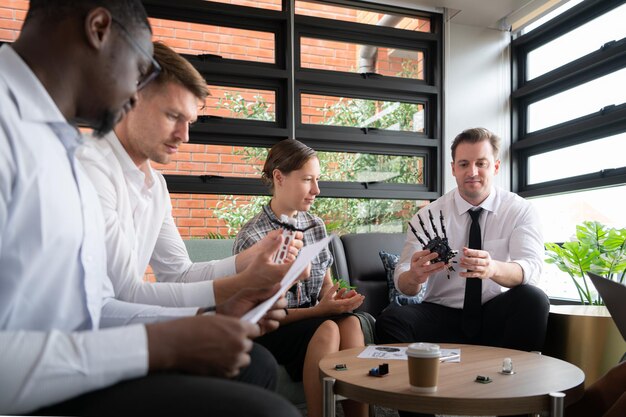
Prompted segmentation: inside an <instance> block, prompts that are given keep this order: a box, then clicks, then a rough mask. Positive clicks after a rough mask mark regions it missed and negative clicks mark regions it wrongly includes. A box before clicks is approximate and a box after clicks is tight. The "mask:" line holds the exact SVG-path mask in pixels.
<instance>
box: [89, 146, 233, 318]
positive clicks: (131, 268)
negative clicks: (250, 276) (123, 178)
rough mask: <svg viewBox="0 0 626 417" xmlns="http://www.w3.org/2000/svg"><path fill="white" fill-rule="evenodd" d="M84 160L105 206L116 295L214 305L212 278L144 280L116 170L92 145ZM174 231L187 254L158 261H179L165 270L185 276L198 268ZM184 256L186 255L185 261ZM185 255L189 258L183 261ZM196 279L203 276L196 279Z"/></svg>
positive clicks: (174, 303)
mask: <svg viewBox="0 0 626 417" xmlns="http://www.w3.org/2000/svg"><path fill="white" fill-rule="evenodd" d="M81 161H82V166H83V168H84V169H85V171H86V172H87V174H88V175H89V178H90V179H91V181H92V182H93V184H94V185H95V188H96V190H97V192H98V197H99V199H100V204H101V206H102V212H103V216H104V222H105V234H106V248H107V272H108V275H109V277H110V279H111V282H112V283H113V287H114V289H115V294H116V297H117V298H119V299H120V300H123V301H129V302H135V303H143V304H154V305H162V306H166V307H191V306H195V307H206V306H212V305H215V295H214V291H213V283H212V282H197V283H195V284H194V285H192V286H189V285H188V284H184V283H182V282H184V280H180V281H182V282H168V283H159V284H154V283H150V282H145V281H144V280H143V273H144V271H143V270H141V271H140V270H139V269H140V267H139V265H138V260H137V255H136V252H135V250H134V248H132V247H131V246H130V244H129V242H131V241H133V238H132V237H130V238H129V237H128V236H127V235H126V232H125V231H124V228H123V227H122V219H121V218H120V215H119V213H118V210H117V206H118V198H120V196H118V195H117V194H118V192H117V190H116V187H115V185H114V178H113V175H114V173H112V172H111V170H110V169H108V168H107V167H106V166H105V165H106V164H105V162H106V159H105V158H103V157H102V156H100V155H99V154H95V150H93V149H89V148H86V149H84V150H83V152H82V156H81ZM172 223H173V220H172ZM174 231H175V234H176V235H177V237H178V240H179V241H180V244H181V245H183V253H184V256H182V255H181V256H173V257H170V258H166V259H163V257H158V256H157V257H158V258H159V259H163V262H162V263H159V264H158V265H157V268H158V267H162V265H163V264H167V261H168V259H171V260H173V261H176V262H173V264H172V266H170V267H169V269H166V270H167V271H174V273H176V274H178V275H180V276H185V274H186V273H187V272H189V270H194V271H195V270H196V269H197V268H195V267H194V268H192V263H191V261H190V260H189V256H187V252H186V251H185V249H184V244H183V242H182V240H181V238H180V235H179V234H178V231H177V230H176V228H175V226H174ZM168 242H169V240H168V241H167V242H164V243H162V244H161V246H160V248H161V250H162V248H163V246H164V245H165V244H167V243H168ZM174 243H175V242H174ZM176 249H177V248H174V253H177V252H176ZM181 259H183V260H182V264H181ZM185 259H186V262H185V261H184V260H185ZM233 264H234V261H233ZM185 268H186V269H185ZM166 275H167V274H166ZM171 275H172V274H170V276H171ZM197 275H199V274H197ZM173 281H175V280H173ZM196 281H204V280H201V279H197V280H196Z"/></svg>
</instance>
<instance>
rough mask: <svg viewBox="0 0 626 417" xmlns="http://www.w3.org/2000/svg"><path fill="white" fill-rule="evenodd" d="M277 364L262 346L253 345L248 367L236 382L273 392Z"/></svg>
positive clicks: (276, 377)
mask: <svg viewBox="0 0 626 417" xmlns="http://www.w3.org/2000/svg"><path fill="white" fill-rule="evenodd" d="M277 372H278V363H277V362H276V359H275V358H274V356H273V355H272V354H271V353H270V352H269V351H268V350H267V349H266V348H265V347H263V346H261V345H259V344H258V343H254V344H253V346H252V350H251V351H250V365H249V366H248V367H247V368H245V369H243V370H242V372H241V375H240V376H239V377H238V378H237V380H239V381H241V382H246V383H249V384H253V385H258V386H260V387H262V388H266V389H269V390H272V391H274V390H275V389H276V382H277V379H278V376H277Z"/></svg>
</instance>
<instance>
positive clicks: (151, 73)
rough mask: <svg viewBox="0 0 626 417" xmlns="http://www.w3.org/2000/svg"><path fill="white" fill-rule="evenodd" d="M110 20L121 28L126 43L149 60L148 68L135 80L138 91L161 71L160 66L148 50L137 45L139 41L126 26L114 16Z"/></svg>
mask: <svg viewBox="0 0 626 417" xmlns="http://www.w3.org/2000/svg"><path fill="white" fill-rule="evenodd" d="M112 20H113V23H116V24H117V25H118V26H119V28H120V29H122V33H124V37H125V38H126V40H127V41H128V43H130V44H131V45H132V47H133V48H135V49H136V50H137V51H138V52H139V53H140V54H141V55H143V56H145V57H146V58H148V60H149V61H150V69H149V70H148V71H147V72H146V73H145V74H144V73H142V74H141V75H140V78H139V79H138V80H137V91H139V90H141V89H142V88H144V87H145V86H146V85H148V83H150V81H152V80H154V79H155V78H156V77H157V76H158V75H159V73H160V72H161V66H160V65H159V63H158V62H157V61H156V59H154V57H153V56H152V55H150V54H149V53H148V51H146V50H145V49H144V48H142V47H141V45H139V43H138V42H137V41H136V40H135V39H133V37H132V36H131V34H130V32H128V29H126V27H124V25H123V24H122V23H121V22H120V21H118V20H117V19H115V18H113V19H112Z"/></svg>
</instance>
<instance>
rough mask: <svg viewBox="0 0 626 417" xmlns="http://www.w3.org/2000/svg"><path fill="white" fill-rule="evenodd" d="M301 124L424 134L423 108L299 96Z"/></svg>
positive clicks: (349, 98) (398, 103)
mask: <svg viewBox="0 0 626 417" xmlns="http://www.w3.org/2000/svg"><path fill="white" fill-rule="evenodd" d="M301 106H302V123H303V124H315V125H328V126H349V127H361V128H364V127H368V128H376V129H385V130H397V131H403V132H424V117H425V116H424V105H423V104H415V103H403V102H399V101H396V102H393V101H382V100H368V99H360V98H351V97H334V96H320V95H315V94H302V95H301Z"/></svg>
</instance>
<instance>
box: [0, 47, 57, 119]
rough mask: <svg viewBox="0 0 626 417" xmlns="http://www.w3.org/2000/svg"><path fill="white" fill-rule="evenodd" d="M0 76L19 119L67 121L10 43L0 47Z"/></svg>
mask: <svg viewBox="0 0 626 417" xmlns="http://www.w3.org/2000/svg"><path fill="white" fill-rule="evenodd" d="M0 77H2V78H4V80H5V82H6V85H7V87H8V89H9V92H10V95H11V96H12V97H13V100H14V101H15V104H16V107H17V111H18V112H19V114H20V116H21V117H22V119H23V120H25V121H30V122H39V123H50V122H65V123H68V122H67V120H66V119H65V117H64V116H63V114H62V113H61V111H60V110H59V108H58V107H57V105H56V103H55V102H54V100H52V97H50V94H48V91H47V90H46V88H45V87H44V86H43V84H41V82H40V81H39V78H37V76H36V75H35V74H34V73H33V71H32V70H31V69H30V67H29V66H28V65H27V64H26V62H24V60H23V59H22V58H21V57H20V56H19V55H18V54H17V52H15V50H14V49H13V48H12V47H11V46H10V45H3V46H2V47H0Z"/></svg>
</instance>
